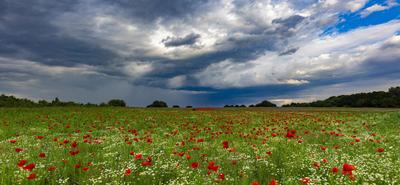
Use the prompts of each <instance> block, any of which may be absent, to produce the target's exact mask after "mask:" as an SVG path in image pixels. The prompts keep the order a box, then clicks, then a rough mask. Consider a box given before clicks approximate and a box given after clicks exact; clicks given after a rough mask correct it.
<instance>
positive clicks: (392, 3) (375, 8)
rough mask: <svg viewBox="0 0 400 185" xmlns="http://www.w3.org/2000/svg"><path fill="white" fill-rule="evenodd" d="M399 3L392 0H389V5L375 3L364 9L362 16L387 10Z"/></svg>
mask: <svg viewBox="0 0 400 185" xmlns="http://www.w3.org/2000/svg"><path fill="white" fill-rule="evenodd" d="M397 5H399V4H398V3H397V2H395V1H391V0H388V3H387V5H380V4H374V5H372V6H370V7H368V8H366V9H364V10H363V11H362V12H361V16H362V17H367V16H368V15H370V14H371V13H374V12H379V11H383V10H387V9H390V8H392V7H394V6H397Z"/></svg>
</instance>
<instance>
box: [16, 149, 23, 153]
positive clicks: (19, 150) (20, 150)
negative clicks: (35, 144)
mask: <svg viewBox="0 0 400 185" xmlns="http://www.w3.org/2000/svg"><path fill="white" fill-rule="evenodd" d="M15 151H16V152H17V153H20V152H22V151H23V150H22V148H16V149H15Z"/></svg>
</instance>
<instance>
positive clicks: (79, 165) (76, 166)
mask: <svg viewBox="0 0 400 185" xmlns="http://www.w3.org/2000/svg"><path fill="white" fill-rule="evenodd" d="M81 166H82V165H81V164H75V166H74V168H76V169H78V168H81Z"/></svg>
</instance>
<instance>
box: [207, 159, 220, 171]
mask: <svg viewBox="0 0 400 185" xmlns="http://www.w3.org/2000/svg"><path fill="white" fill-rule="evenodd" d="M207 168H208V169H209V170H212V171H215V172H216V171H218V166H215V163H214V161H210V162H209V163H208V167H207Z"/></svg>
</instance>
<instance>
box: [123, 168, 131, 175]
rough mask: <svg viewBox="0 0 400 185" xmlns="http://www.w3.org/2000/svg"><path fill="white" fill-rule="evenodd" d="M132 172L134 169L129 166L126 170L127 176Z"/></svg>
mask: <svg viewBox="0 0 400 185" xmlns="http://www.w3.org/2000/svg"><path fill="white" fill-rule="evenodd" d="M131 173H132V170H131V169H129V168H128V169H126V170H125V174H124V175H125V176H129V175H130V174H131Z"/></svg>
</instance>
